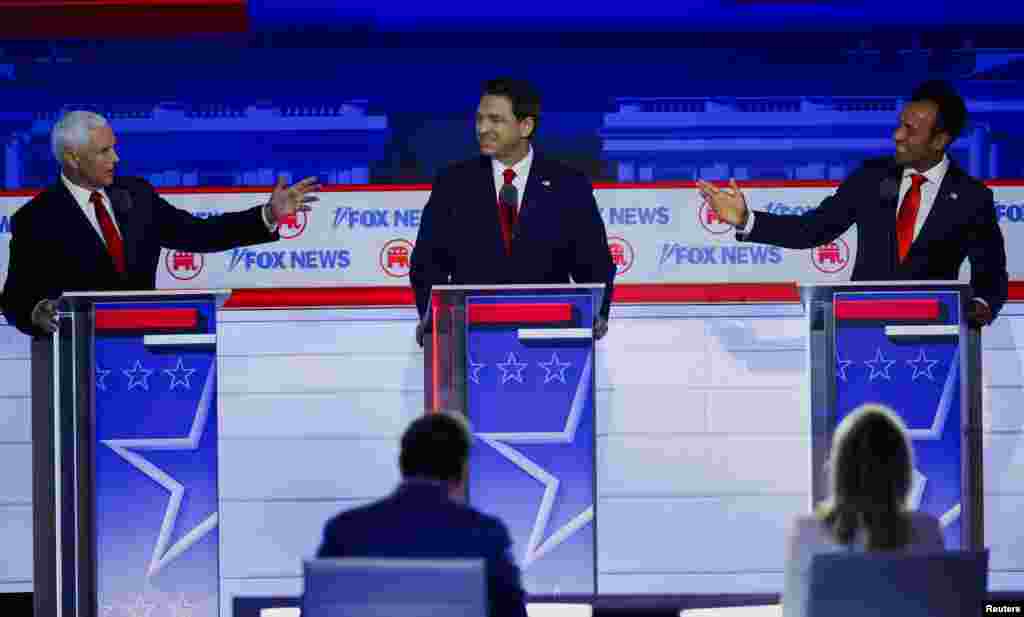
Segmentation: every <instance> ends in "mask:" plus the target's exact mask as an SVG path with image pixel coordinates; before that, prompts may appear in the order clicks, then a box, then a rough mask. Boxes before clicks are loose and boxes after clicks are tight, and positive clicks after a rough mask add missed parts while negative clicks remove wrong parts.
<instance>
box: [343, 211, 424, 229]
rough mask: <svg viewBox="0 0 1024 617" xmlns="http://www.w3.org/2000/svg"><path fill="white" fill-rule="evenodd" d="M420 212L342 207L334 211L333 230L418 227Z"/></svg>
mask: <svg viewBox="0 0 1024 617" xmlns="http://www.w3.org/2000/svg"><path fill="white" fill-rule="evenodd" d="M422 212H423V211H422V210H419V209H416V208H409V209H405V210H358V209H356V208H349V207H342V208H335V210H334V228H335V229H337V228H339V227H348V228H349V229H354V228H356V227H365V228H367V229H376V228H381V227H405V228H410V227H419V225H420V214H421V213H422Z"/></svg>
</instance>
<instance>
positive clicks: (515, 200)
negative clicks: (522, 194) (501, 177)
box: [498, 182, 519, 238]
mask: <svg viewBox="0 0 1024 617" xmlns="http://www.w3.org/2000/svg"><path fill="white" fill-rule="evenodd" d="M498 201H499V202H501V207H502V209H503V210H504V211H503V212H502V216H504V217H506V218H507V219H508V220H509V222H510V223H511V225H509V228H510V229H511V231H512V237H513V238H515V237H516V231H517V230H518V228H519V217H518V216H516V214H517V212H516V208H517V207H518V206H519V189H517V188H516V185H514V184H512V183H511V182H509V183H507V184H503V185H502V187H501V190H500V191H498Z"/></svg>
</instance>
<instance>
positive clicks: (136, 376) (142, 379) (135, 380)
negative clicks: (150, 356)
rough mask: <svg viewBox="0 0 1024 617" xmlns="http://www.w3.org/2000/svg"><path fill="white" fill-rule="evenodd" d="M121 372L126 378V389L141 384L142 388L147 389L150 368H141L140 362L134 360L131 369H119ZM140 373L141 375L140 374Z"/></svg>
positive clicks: (129, 389)
mask: <svg viewBox="0 0 1024 617" xmlns="http://www.w3.org/2000/svg"><path fill="white" fill-rule="evenodd" d="M121 372H122V373H124V374H125V377H127V378H128V391H129V392H130V391H131V390H132V389H134V388H135V386H142V389H143V390H146V391H147V392H148V391H149V375H150V373H152V372H153V371H152V369H147V368H142V362H140V361H138V360H136V361H135V367H134V368H132V369H131V370H129V369H126V368H124V369H121ZM140 373H141V375H140Z"/></svg>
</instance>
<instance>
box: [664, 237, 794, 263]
mask: <svg viewBox="0 0 1024 617" xmlns="http://www.w3.org/2000/svg"><path fill="white" fill-rule="evenodd" d="M778 263H782V249H780V248H779V247H777V246H764V245H760V244H752V245H745V246H691V245H686V244H680V243H678V242H666V243H665V244H663V245H662V246H661V251H660V257H659V259H658V265H659V266H662V267H664V266H685V265H693V266H711V265H726V266H727V265H733V264H744V265H746V264H750V265H758V266H764V265H769V264H778Z"/></svg>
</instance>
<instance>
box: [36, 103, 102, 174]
mask: <svg viewBox="0 0 1024 617" xmlns="http://www.w3.org/2000/svg"><path fill="white" fill-rule="evenodd" d="M104 126H107V119H106V118H104V117H103V116H101V115H99V114H97V113H93V112H91V111H82V110H75V111H69V112H67V113H65V114H64V115H63V116H61V118H60V120H58V121H57V124H54V125H53V131H51V132H50V147H51V149H52V150H53V157H54V158H55V159H57V162H58V163H61V164H62V165H63V163H64V151H65V150H69V149H70V150H75V149H78V148H81V147H82V146H84V145H85V144H87V143H89V133H91V132H92V131H93V130H94V129H98V128H101V127H104Z"/></svg>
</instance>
